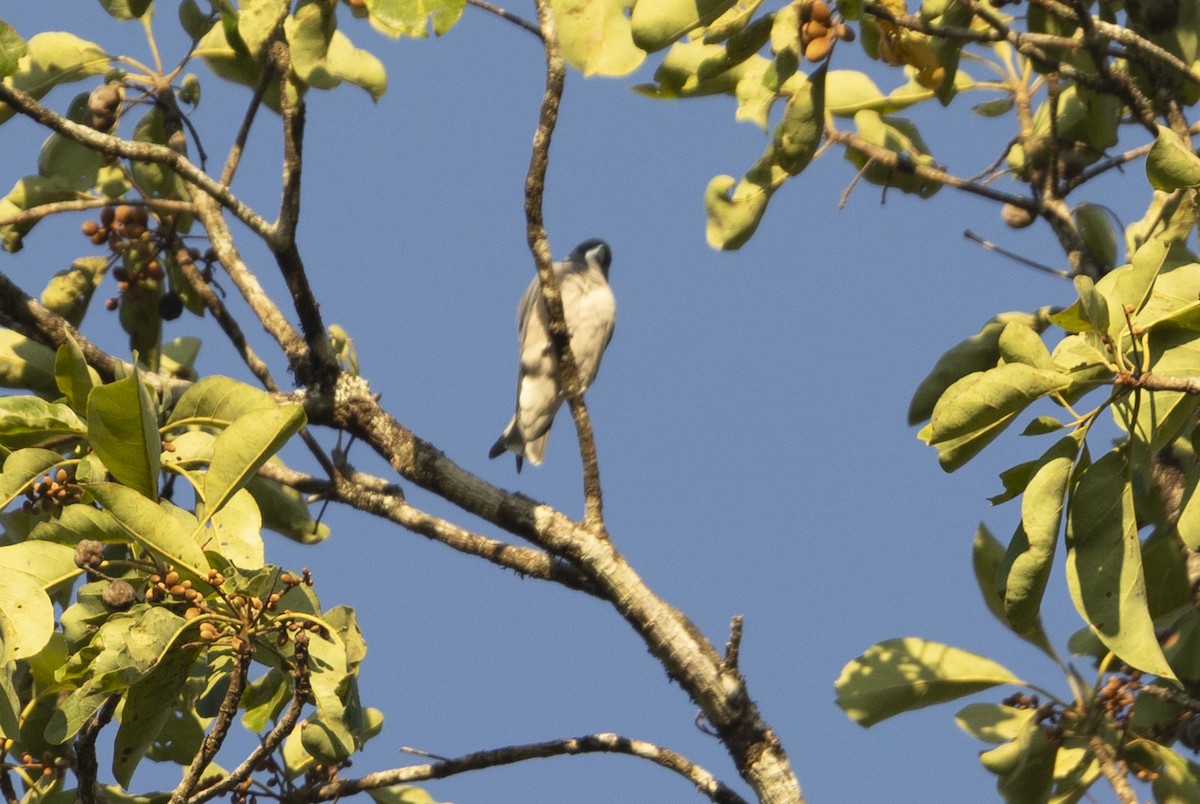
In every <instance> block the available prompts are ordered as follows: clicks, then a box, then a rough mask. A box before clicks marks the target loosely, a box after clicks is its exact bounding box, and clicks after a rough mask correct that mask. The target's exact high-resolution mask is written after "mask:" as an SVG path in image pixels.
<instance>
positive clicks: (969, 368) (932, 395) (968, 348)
mask: <svg viewBox="0 0 1200 804" xmlns="http://www.w3.org/2000/svg"><path fill="white" fill-rule="evenodd" d="M830 75H832V73H831V74H830ZM1048 313H1049V308H1043V309H1042V310H1039V311H1038V312H1037V313H1032V314H1031V313H1020V312H1010V313H1001V314H1000V315H998V316H996V317H995V318H993V319H991V320H990V321H988V322H987V323H986V324H984V325H983V328H982V329H980V330H979V332H977V333H975V334H974V335H972V336H971V337H969V338H967V339H966V340H965V341H962V342H960V343H958V344H957V345H955V346H953V347H951V348H950V350H949V351H947V352H946V353H945V354H943V355H942V356H941V357H939V358H938V361H937V363H935V364H934V366H933V370H932V371H931V372H930V373H929V376H927V377H926V378H925V379H923V380H922V381H921V384H920V385H918V386H917V390H916V391H915V392H913V397H912V401H911V402H909V404H908V423H909V424H919V423H921V422H923V421H925V420H926V419H928V418H929V417H930V415H931V414H932V413H933V408H934V405H936V404H937V401H938V399H940V398H941V396H942V394H943V393H945V391H946V389H947V388H949V387H950V386H951V385H953V384H954V383H955V382H956V381H958V380H961V379H962V378H963V377H965V376H967V375H968V374H973V373H974V372H977V371H987V370H988V369H990V368H995V366H996V364H997V363H999V362H1000V333H1001V332H1003V331H1004V328H1005V327H1006V326H1007V325H1008V324H1010V323H1022V324H1025V325H1026V326H1028V327H1030V328H1031V329H1032V330H1033V331H1034V332H1035V333H1040V332H1041V331H1042V330H1044V329H1045V328H1046V320H1047V319H1046V317H1047V314H1048Z"/></svg>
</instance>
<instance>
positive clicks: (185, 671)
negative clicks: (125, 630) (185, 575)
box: [112, 641, 201, 788]
mask: <svg viewBox="0 0 1200 804" xmlns="http://www.w3.org/2000/svg"><path fill="white" fill-rule="evenodd" d="M200 653H201V650H200V648H199V647H198V646H196V645H185V644H179V642H178V641H176V642H175V643H173V644H171V645H170V646H169V650H167V651H166V652H165V653H164V655H163V657H162V660H161V661H160V662H158V663H157V664H155V665H154V668H153V669H152V670H151V671H150V672H149V673H147V674H146V675H145V677H143V678H142V679H141V680H140V681H138V682H137V683H135V684H134V685H133V686H131V687H130V688H129V692H128V693H126V695H125V705H124V706H123V707H122V708H121V727H120V728H119V729H118V730H117V736H116V739H115V741H114V743H113V763H112V771H113V776H114V777H116V779H117V781H118V782H120V783H121V786H122V787H126V788H128V787H129V786H130V782H131V780H132V779H133V772H134V770H136V769H137V766H138V763H139V762H141V760H142V757H144V756H145V755H146V752H147V751H149V750H150V747H151V746H152V745H153V744H154V741H155V740H156V739H158V737H159V734H160V733H161V732H162V730H163V727H164V726H166V725H167V722H168V721H169V720H170V719H171V716H172V714H173V710H174V708H175V702H176V698H178V697H179V693H180V692H181V691H182V690H183V688H184V685H185V684H186V683H187V680H188V675H189V673H190V672H191V669H192V665H193V664H195V662H196V659H197V657H199V656H200Z"/></svg>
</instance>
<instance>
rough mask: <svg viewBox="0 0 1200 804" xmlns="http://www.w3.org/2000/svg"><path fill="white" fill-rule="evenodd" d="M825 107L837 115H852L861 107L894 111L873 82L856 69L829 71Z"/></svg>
mask: <svg viewBox="0 0 1200 804" xmlns="http://www.w3.org/2000/svg"><path fill="white" fill-rule="evenodd" d="M825 108H826V109H828V110H829V113H830V114H832V115H835V116H837V117H853V116H854V115H855V113H857V112H860V111H862V110H863V109H874V110H875V111H886V112H891V111H895V110H894V109H892V108H891V107H890V106H889V105H888V99H887V96H885V95H884V94H883V92H881V91H880V90H879V87H877V86H876V85H875V82H874V81H872V80H871V78H870V77H869V76H868V75H867V74H866V73H861V72H859V71H858V70H830V71H829V74H828V76H827V77H826V79H825Z"/></svg>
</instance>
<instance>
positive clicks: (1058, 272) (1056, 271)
mask: <svg viewBox="0 0 1200 804" xmlns="http://www.w3.org/2000/svg"><path fill="white" fill-rule="evenodd" d="M963 237H965V238H967V239H968V240H970V241H972V242H975V243H978V244H979V245H981V246H983V247H984V248H986V249H987V250H988V251H994V252H996V253H997V254H999V255H1001V256H1004V257H1008V258H1009V259H1010V260H1013V261H1014V262H1019V263H1020V264H1021V265H1024V266H1027V267H1029V268H1033V269H1034V270H1037V271H1043V272H1045V273H1048V274H1051V275H1053V276H1057V277H1061V278H1063V279H1070V278H1071V277H1072V276H1073V274H1072V273H1071V272H1070V271H1067V270H1064V269H1062V268H1052V267H1050V266H1049V265H1045V264H1043V263H1040V262H1035V261H1034V260H1031V259H1029V258H1028V257H1022V256H1021V255H1020V254H1017V253H1016V252H1013V251H1009V250H1008V249H1006V248H1002V247H1000V246H997V245H996V244H995V243H993V242H992V241H991V240H985V239H983V238H982V237H980V236H979V235H977V234H975V233H974V232H972V231H971V230H970V229H967V230H966V231H965V232H963Z"/></svg>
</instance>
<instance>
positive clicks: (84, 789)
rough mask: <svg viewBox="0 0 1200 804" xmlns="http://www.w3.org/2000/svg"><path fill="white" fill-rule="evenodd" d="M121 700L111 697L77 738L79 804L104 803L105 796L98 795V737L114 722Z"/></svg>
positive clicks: (116, 696)
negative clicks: (101, 731)
mask: <svg viewBox="0 0 1200 804" xmlns="http://www.w3.org/2000/svg"><path fill="white" fill-rule="evenodd" d="M120 700H121V696H120V695H110V696H109V697H108V698H107V700H105V701H104V703H103V704H102V705H101V706H100V708H99V709H97V710H96V712H95V714H93V715H92V716H91V717H90V718H88V720H87V723H85V724H84V726H83V728H82V729H80V730H79V735H78V736H77V737H76V738H75V779H76V781H77V782H78V784H77V790H76V800H77V801H78V802H79V804H97V802H99V801H104V798H103V796H98V795H97V794H96V778H97V776H98V771H99V766H98V765H97V763H96V737H98V736H99V735H100V730H101V729H103V728H104V727H105V726H107V725H108V723H109V721H111V720H112V716H113V712H115V711H116V710H117V704H118V703H119V702H120Z"/></svg>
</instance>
